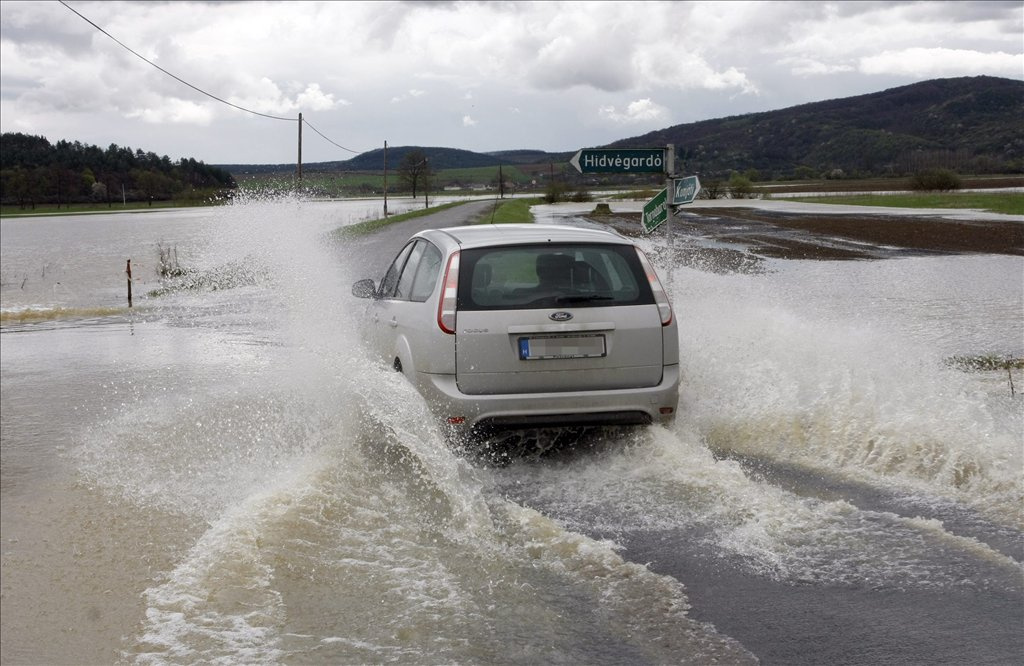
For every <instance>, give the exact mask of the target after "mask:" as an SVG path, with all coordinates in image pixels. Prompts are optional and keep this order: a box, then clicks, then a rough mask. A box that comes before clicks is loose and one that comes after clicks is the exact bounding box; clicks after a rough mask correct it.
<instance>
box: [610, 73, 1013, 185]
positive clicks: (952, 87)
mask: <svg viewBox="0 0 1024 666" xmlns="http://www.w3.org/2000/svg"><path fill="white" fill-rule="evenodd" d="M669 143H671V144H674V145H675V147H676V158H677V168H678V169H679V170H680V171H684V172H687V173H700V174H707V175H728V174H729V173H730V172H731V171H741V172H742V171H747V170H750V169H756V170H757V171H759V172H760V174H761V176H762V177H765V178H769V177H776V178H778V177H786V176H791V175H795V174H798V173H799V172H801V171H803V172H804V173H805V174H806V175H808V176H809V175H811V174H812V173H813V174H814V175H828V174H830V173H832V172H834V171H836V170H841V171H842V172H843V173H844V174H845V175H851V176H855V175H864V176H868V175H885V174H893V175H903V174H907V173H911V172H913V171H916V170H919V169H921V168H928V167H935V166H938V167H945V168H951V169H954V170H958V171H962V172H970V173H995V172H1000V173H1019V172H1021V171H1022V169H1024V81H1016V80H1012V79H1002V78H995V77H991V76H978V77H963V78H955V79H936V80H932V81H923V82H921V83H915V84H912V85H909V86H902V87H899V88H892V89H890V90H885V91H882V92H877V93H871V94H868V95H860V96H857V97H846V98H843V99H834V100H829V101H825V102H815V103H812V104H802V105H800V106H794V107H791V108H788V109H782V110H779V111H768V112H764V113H751V114H746V115H742V116H732V117H729V118H721V119H716V120H705V121H702V122H699V123H689V124H685V125H675V126H674V127H669V128H666V129H663V130H658V131H655V132H650V133H648V134H644V135H642V136H637V137H633V138H630V139H623V140H621V141H616V142H615V143H613V144H610V146H609V147H613V148H639V147H652V146H663V145H667V144H669Z"/></svg>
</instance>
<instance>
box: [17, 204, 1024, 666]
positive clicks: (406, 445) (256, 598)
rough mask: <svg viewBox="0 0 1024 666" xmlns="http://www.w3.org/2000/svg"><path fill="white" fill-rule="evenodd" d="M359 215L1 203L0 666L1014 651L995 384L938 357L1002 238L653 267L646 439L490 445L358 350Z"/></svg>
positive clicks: (1018, 485) (977, 311)
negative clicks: (666, 345)
mask: <svg viewBox="0 0 1024 666" xmlns="http://www.w3.org/2000/svg"><path fill="white" fill-rule="evenodd" d="M371 205H373V204H371ZM470 205H472V206H476V207H479V206H480V204H470ZM456 210H458V209H456ZM368 214H369V213H367V212H364V211H363V209H360V208H358V205H357V204H351V203H348V202H335V203H309V202H298V201H289V200H268V201H250V202H244V203H240V204H238V205H232V206H227V207H224V208H220V209H204V210H201V211H180V212H171V211H169V212H160V213H148V214H122V215H116V216H114V215H112V216H99V217H97V218H89V217H65V218H51V219H46V220H3V222H2V223H0V224H2V234H3V244H2V247H0V251H2V257H0V259H2V261H0V263H2V266H3V273H4V274H3V280H2V282H3V285H2V287H3V290H2V292H0V293H2V310H3V317H4V318H3V320H2V328H0V345H2V353H0V369H2V378H3V381H2V394H0V399H2V409H0V441H2V447H0V453H2V465H0V481H2V483H0V490H2V502H0V512H2V524H3V530H2V532H3V536H2V541H3V549H2V571H3V580H2V597H0V603H2V609H0V621H2V623H3V632H2V637H0V648H2V649H0V652H2V655H0V656H2V661H3V662H4V663H5V664H7V663H10V664H21V663H25V664H44V663H83V662H85V663H113V662H126V663H197V662H200V663H205V662H214V661H219V662H223V663H288V664H301V663H345V664H348V663H379V662H384V661H393V662H398V663H422V664H435V663H451V662H460V663H509V664H520V663H538V662H542V663H572V664H578V663H586V664H626V663H628V664H642V663H650V664H664V663H693V664H706V663H729V664H734V663H756V662H758V661H760V662H762V663H775V664H793V663H806V664H813V663H822V662H826V661H827V662H834V663H851V664H852V663H858V664H863V663H921V664H924V663H930V664H934V663H989V664H1003V663H1013V662H1017V661H1020V658H1021V656H1022V654H1024V638H1022V636H1021V632H1020V628H1021V626H1022V625H1024V579H1022V569H1021V566H1022V564H1021V563H1022V562H1024V516H1022V494H1024V485H1022V484H1024V459H1022V458H1024V457H1022V451H1021V447H1022V441H1024V415H1022V406H1024V402H1022V398H1021V393H1020V388H1021V386H1020V385H1021V384H1024V381H1021V380H1020V378H1018V379H1017V382H1018V388H1017V391H1016V394H1015V395H1014V396H1011V393H1010V390H1009V387H1008V384H1007V375H1006V374H1005V373H1002V374H1001V373H999V372H965V371H963V370H962V369H960V368H958V367H956V366H955V365H952V364H950V363H949V362H948V360H949V359H951V358H953V357H976V356H985V355H1009V356H1015V357H1020V356H1022V355H1024V319H1022V316H1021V312H1022V311H1024V284H1022V281H1021V275H1022V271H1024V259H1022V258H1020V257H1013V256H993V255H977V256H934V257H914V258H906V259H893V260H886V261H872V262H867V261H865V262H839V261H824V262H801V261H785V260H781V259H779V260H770V261H767V262H764V264H763V265H762V266H761V269H760V270H758V271H757V272H714V271H708V270H700V269H699V268H696V267H694V266H693V265H689V266H677V267H675V269H674V270H669V268H668V267H666V266H660V267H659V269H660V270H661V271H662V272H663V273H665V272H669V273H670V275H671V278H670V280H671V290H672V294H673V299H674V302H675V308H676V313H677V316H678V317H679V320H680V351H681V354H682V357H683V373H684V374H683V376H684V383H683V392H682V397H681V401H680V417H679V419H678V420H677V422H676V424H675V426H674V427H673V428H671V429H665V428H649V429H643V430H633V431H616V430H608V431H601V432H597V433H590V434H589V435H588V436H586V437H584V438H582V439H581V440H579V441H578V442H577V445H576V446H573V447H565V446H562V447H555V448H552V449H549V450H545V451H541V450H537V449H524V450H520V451H516V455H515V456H513V457H512V458H511V459H510V460H506V461H505V464H502V465H494V464H489V463H487V462H483V461H480V460H478V459H475V458H473V457H466V456H461V455H457V454H456V453H454V452H452V451H450V450H449V449H448V448H446V446H445V445H444V444H443V438H442V437H441V435H440V433H439V432H438V431H437V430H436V429H435V428H434V427H433V426H432V425H431V423H432V422H431V420H430V418H429V415H428V412H427V410H426V407H425V405H423V404H422V401H421V400H420V399H419V397H418V395H416V393H415V392H414V391H413V390H412V389H411V387H410V386H409V385H408V384H407V383H406V382H405V381H404V380H403V378H402V377H401V376H399V375H396V374H395V373H393V372H391V371H389V370H388V369H386V368H384V367H382V366H380V365H377V364H375V363H374V362H371V361H369V360H368V356H367V355H366V354H365V353H364V352H363V350H362V348H361V337H360V334H359V331H358V317H359V315H360V313H361V307H362V305H363V304H362V303H361V302H359V301H358V300H357V299H354V298H351V297H350V296H349V293H350V285H351V283H352V281H354V279H356V278H359V277H365V276H366V274H365V271H366V270H367V268H366V267H367V266H368V265H373V264H378V262H380V263H379V265H380V266H381V268H380V269H379V270H382V269H383V267H384V265H386V263H387V261H388V260H390V257H391V256H392V255H393V254H394V252H395V251H396V250H397V249H398V244H397V243H395V242H394V241H393V239H391V238H390V236H403V235H407V234H408V233H411V231H410V229H411V226H412V224H413V223H410V226H409V227H406V228H404V229H403V228H398V229H394V230H388V231H387V232H386V233H385V234H383V235H381V236H377V237H374V238H365V239H359V240H350V241H343V242H339V241H337V240H336V239H334V238H333V237H332V236H331V235H330V233H329V232H330V231H332V230H333V229H335V228H337V227H339V226H344V225H347V224H351V223H353V222H356V221H359V220H360V219H364V218H365V216H366V215H368ZM565 221H566V222H572V220H565ZM423 223H424V222H422V221H420V222H416V223H415V224H423ZM676 241H677V242H680V243H685V240H684V239H679V238H677V239H676ZM645 242H647V243H649V244H651V246H652V247H651V248H650V250H651V254H652V255H654V256H662V257H665V256H666V255H665V253H664V252H660V253H659V252H658V251H659V250H663V248H659V246H658V245H659V243H660V242H661V241H660V240H658V239H657V238H652V239H649V240H647V241H645ZM157 243H162V244H164V245H170V246H173V247H175V248H176V249H177V250H178V253H179V261H180V263H181V265H182V267H184V268H186V269H188V270H189V271H190V276H191V278H190V279H189V280H184V281H181V282H180V283H179V284H178V285H177V288H167V287H174V285H166V284H162V283H161V281H160V280H159V278H158V277H157V275H156V271H155V263H156V261H155V259H156V253H157V249H156V248H157ZM696 251H702V249H701V248H699V247H698V248H696ZM127 257H131V258H132V259H133V266H138V268H137V269H136V271H135V273H134V275H135V276H136V277H137V278H138V282H137V283H136V294H137V296H136V307H134V308H132V311H130V312H129V311H128V310H127V308H125V307H124V305H125V303H124V289H125V279H124V275H123V273H122V272H121V271H123V268H124V260H125V258H127ZM698 265H699V264H698ZM379 270H378V272H379ZM373 276H374V277H378V278H379V274H378V275H373ZM140 294H141V295H140Z"/></svg>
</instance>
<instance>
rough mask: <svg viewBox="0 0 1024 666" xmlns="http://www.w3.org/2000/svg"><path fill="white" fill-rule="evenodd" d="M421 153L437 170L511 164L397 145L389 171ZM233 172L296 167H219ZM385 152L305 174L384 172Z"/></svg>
mask: <svg viewBox="0 0 1024 666" xmlns="http://www.w3.org/2000/svg"><path fill="white" fill-rule="evenodd" d="M413 150H420V151H423V153H424V154H425V155H426V156H427V159H428V160H430V167H431V169H433V170H435V171H439V170H442V169H469V168H474V167H490V166H493V167H496V166H498V165H500V164H509V163H510V162H508V161H503V160H502V159H501V158H499V157H496V156H493V155H488V154H484V153H474V152H472V151H469V150H459V149H458V148H428V147H422V146H395V147H393V148H392V147H389V148H388V156H387V157H388V168H389V169H396V168H397V167H398V165H399V164H401V162H402V158H403V157H405V155H406V153H408V152H410V151H413ZM220 166H221V168H222V169H225V170H227V171H229V172H231V173H236V174H238V173H275V172H288V173H291V172H293V171H295V165H294V164H260V165H254V164H223V165H220ZM383 169H384V149H383V148H378V149H377V150H371V151H369V152H366V153H362V154H360V155H357V156H356V157H353V158H352V159H350V160H344V161H340V162H312V163H308V164H303V165H302V170H303V171H309V172H317V171H383Z"/></svg>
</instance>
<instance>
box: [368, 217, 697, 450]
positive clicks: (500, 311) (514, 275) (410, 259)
mask: <svg viewBox="0 0 1024 666" xmlns="http://www.w3.org/2000/svg"><path fill="white" fill-rule="evenodd" d="M352 293H353V294H354V295H356V296H359V297H361V298H367V299H371V301H370V304H369V322H368V326H369V330H368V340H369V341H370V343H371V345H372V346H373V347H374V349H375V350H376V351H377V353H379V354H380V355H381V357H382V358H383V359H384V360H385V362H386V363H387V364H389V365H391V366H392V367H394V369H395V370H398V371H400V372H402V373H404V374H405V376H406V377H408V378H409V380H410V381H411V382H412V383H413V384H414V385H415V386H416V388H417V389H418V390H419V392H420V393H421V394H422V395H423V396H424V398H425V399H426V400H427V402H428V404H429V405H430V406H431V408H432V409H433V410H434V412H435V413H436V414H437V415H438V416H439V417H440V418H441V419H442V420H443V421H444V422H445V423H447V424H449V425H450V426H452V428H453V429H454V430H455V431H456V433H458V432H460V431H461V432H465V433H466V434H469V433H470V432H473V433H480V432H490V431H493V430H496V429H498V430H504V429H522V428H535V427H561V426H588V425H636V424H648V423H664V422H668V421H671V419H672V418H673V417H674V414H675V410H676V405H677V402H678V391H679V339H678V337H677V329H676V321H675V318H674V317H673V313H672V307H671V305H670V303H669V300H668V295H667V294H666V292H665V290H664V289H663V288H662V285H661V283H660V281H659V280H658V277H657V275H656V274H655V272H654V269H653V268H652V266H651V264H650V262H649V261H648V260H647V258H646V257H645V256H644V254H643V252H642V251H641V250H640V249H639V248H637V247H636V246H635V245H634V244H633V243H632V242H631V241H630V240H628V239H627V238H625V237H623V236H620V235H618V234H615V233H610V232H606V231H600V230H594V229H584V228H578V227H569V226H548V225H534V224H523V225H476V226H465V227H455V228H449V229H432V230H427V231H422V232H420V233H417V234H416V235H414V236H413V237H412V238H410V239H409V241H408V242H407V243H406V245H405V247H403V248H402V250H401V252H399V253H398V256H397V257H396V258H395V260H394V261H393V262H392V264H391V266H390V267H389V268H388V269H387V271H386V273H385V274H384V279H383V280H382V281H381V283H380V284H379V285H376V284H375V283H374V281H373V280H369V279H366V280H360V281H358V282H356V283H355V284H354V285H353V287H352Z"/></svg>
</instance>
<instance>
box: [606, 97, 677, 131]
mask: <svg viewBox="0 0 1024 666" xmlns="http://www.w3.org/2000/svg"><path fill="white" fill-rule="evenodd" d="M598 115H600V116H601V117H602V118H606V119H608V120H611V121H612V122H616V123H621V124H624V125H629V124H634V123H652V122H655V121H658V122H668V120H669V111H668V109H666V108H665V107H664V106H661V105H660V104H657V103H655V102H652V101H651V100H650V99H646V98H645V99H638V100H636V101H634V102H630V103H629V105H628V106H626V110H625V111H622V112H619V111H617V110H616V109H615V107H614V106H604V107H601V108H600V109H598Z"/></svg>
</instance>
